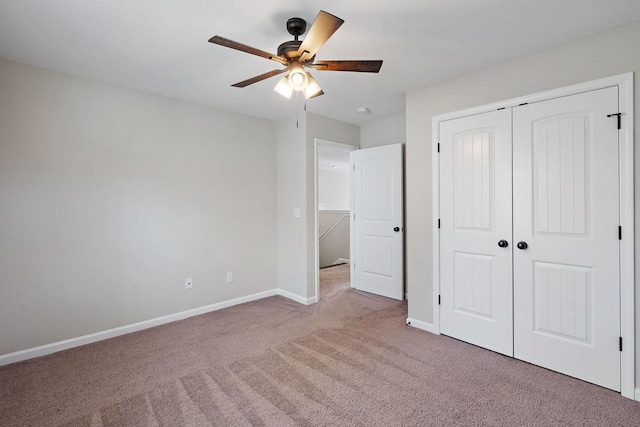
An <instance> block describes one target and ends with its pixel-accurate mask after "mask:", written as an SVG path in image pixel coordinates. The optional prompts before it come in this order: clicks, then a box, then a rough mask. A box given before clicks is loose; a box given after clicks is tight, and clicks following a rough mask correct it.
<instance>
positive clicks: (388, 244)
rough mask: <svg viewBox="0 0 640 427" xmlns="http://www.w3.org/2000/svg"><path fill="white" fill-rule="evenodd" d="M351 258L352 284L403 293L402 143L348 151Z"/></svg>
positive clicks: (396, 294) (391, 295)
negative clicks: (351, 238)
mask: <svg viewBox="0 0 640 427" xmlns="http://www.w3.org/2000/svg"><path fill="white" fill-rule="evenodd" d="M351 161H352V163H353V167H354V170H353V202H352V209H353V218H354V219H353V229H354V242H353V244H354V263H353V274H352V286H353V287H355V288H356V289H359V290H362V291H366V292H371V293H374V294H378V295H382V296H385V297H389V298H395V299H399V300H402V299H404V256H403V248H404V243H403V241H404V238H403V236H404V226H403V201H402V189H403V184H402V144H393V145H386V146H382V147H376V148H367V149H363V150H358V151H354V152H352V153H351Z"/></svg>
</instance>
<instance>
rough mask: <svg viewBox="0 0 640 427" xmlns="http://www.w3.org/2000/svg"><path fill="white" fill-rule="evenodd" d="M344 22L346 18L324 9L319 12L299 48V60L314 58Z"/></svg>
mask: <svg viewBox="0 0 640 427" xmlns="http://www.w3.org/2000/svg"><path fill="white" fill-rule="evenodd" d="M343 23H344V20H342V19H340V18H338V17H337V16H333V15H332V14H330V13H327V12H325V11H324V10H321V11H320V12H318V16H316V20H315V21H313V25H311V28H310V29H309V31H308V32H307V35H306V36H305V38H304V40H303V41H302V44H301V45H300V48H299V49H298V55H300V57H299V59H298V61H299V62H304V61H306V60H308V59H310V58H313V56H314V55H315V54H316V52H317V51H318V49H320V48H321V47H322V45H323V44H325V43H326V41H327V40H329V37H331V36H332V35H333V33H335V32H336V30H337V29H338V28H340V25H342V24H343Z"/></svg>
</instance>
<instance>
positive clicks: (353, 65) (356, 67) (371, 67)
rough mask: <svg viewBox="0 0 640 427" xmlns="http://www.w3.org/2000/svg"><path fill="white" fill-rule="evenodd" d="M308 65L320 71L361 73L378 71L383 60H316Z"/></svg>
mask: <svg viewBox="0 0 640 427" xmlns="http://www.w3.org/2000/svg"><path fill="white" fill-rule="evenodd" d="M307 67H310V68H315V69H316V70H318V71H355V72H361V73H377V72H378V71H380V68H381V67H382V61H357V60H356V61H316V62H314V63H313V64H308V65H307Z"/></svg>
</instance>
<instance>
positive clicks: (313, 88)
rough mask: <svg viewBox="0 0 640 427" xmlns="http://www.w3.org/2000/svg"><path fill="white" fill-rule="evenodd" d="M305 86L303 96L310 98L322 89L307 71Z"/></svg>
mask: <svg viewBox="0 0 640 427" xmlns="http://www.w3.org/2000/svg"><path fill="white" fill-rule="evenodd" d="M307 81H308V83H307V87H306V88H304V97H305V98H306V99H309V98H312V97H313V96H315V95H317V94H319V93H320V92H321V91H322V88H321V87H320V85H319V84H318V82H317V81H316V80H315V79H314V78H313V77H311V74H309V73H307Z"/></svg>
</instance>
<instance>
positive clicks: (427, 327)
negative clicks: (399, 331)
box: [406, 317, 440, 335]
mask: <svg viewBox="0 0 640 427" xmlns="http://www.w3.org/2000/svg"><path fill="white" fill-rule="evenodd" d="M406 322H407V325H408V326H413V327H414V328H418V329H422V330H423V331H427V332H431V333H432V334H436V335H440V332H439V331H437V330H436V328H435V326H433V323H427V322H422V321H420V320H416V319H412V318H410V317H407V321H406Z"/></svg>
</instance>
